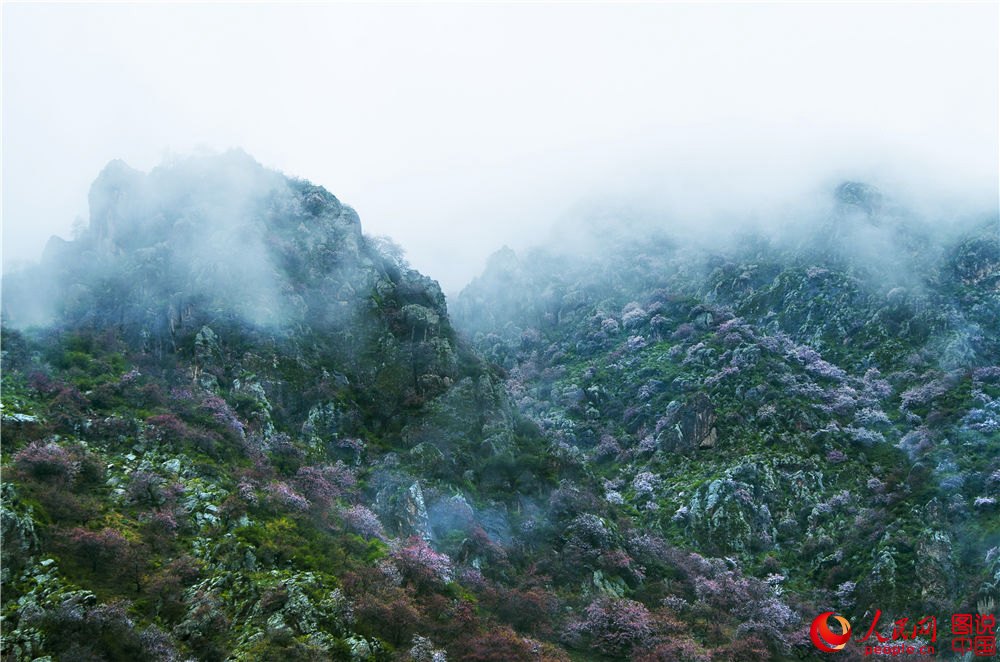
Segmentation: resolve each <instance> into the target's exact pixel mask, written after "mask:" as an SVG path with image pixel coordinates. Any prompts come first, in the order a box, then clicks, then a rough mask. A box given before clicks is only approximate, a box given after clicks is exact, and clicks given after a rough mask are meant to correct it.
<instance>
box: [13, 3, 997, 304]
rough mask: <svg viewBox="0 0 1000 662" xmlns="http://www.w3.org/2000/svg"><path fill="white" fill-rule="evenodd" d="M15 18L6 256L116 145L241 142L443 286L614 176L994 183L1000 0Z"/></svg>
mask: <svg viewBox="0 0 1000 662" xmlns="http://www.w3.org/2000/svg"><path fill="white" fill-rule="evenodd" d="M2 36H3V89H2V92H3V163H2V165H3V240H4V244H3V257H4V268H5V270H6V269H9V268H10V267H11V265H12V264H14V263H16V262H18V261H22V260H35V259H37V258H38V256H39V255H40V253H41V250H42V248H43V246H44V244H45V241H46V240H47V239H48V237H49V236H50V235H52V234H59V235H61V236H64V237H69V236H70V235H71V228H72V225H73V222H74V219H75V218H77V217H81V218H84V219H86V216H87V204H86V201H87V190H88V187H89V185H90V182H91V181H93V179H94V178H95V176H96V175H97V173H98V172H99V171H100V169H101V168H102V167H103V166H104V165H105V164H106V163H107V162H108V161H109V160H111V159H115V158H121V159H124V160H125V161H126V162H128V163H129V164H130V165H132V166H134V167H137V168H139V169H142V170H148V169H150V168H152V167H154V166H155V165H156V164H157V163H159V162H160V161H162V160H163V159H164V157H166V156H169V155H171V154H187V153H191V152H193V151H196V150H201V149H209V150H221V149H226V148H229V147H235V146H239V147H243V148H244V149H246V150H247V151H248V152H249V153H251V154H252V155H253V156H254V157H256V158H257V160H259V161H260V162H262V163H263V164H264V165H267V166H270V167H274V168H277V169H279V170H282V171H283V172H285V173H287V174H290V175H296V176H301V177H305V178H308V179H310V180H312V181H314V182H316V183H319V184H322V185H323V186H325V187H326V188H328V189H329V190H330V191H331V192H333V193H334V194H335V195H337V196H338V197H339V198H340V199H341V200H342V201H344V202H346V203H348V204H350V205H352V206H354V207H355V208H356V209H357V210H358V212H359V214H360V215H361V220H362V224H363V226H364V228H365V230H366V231H367V232H369V233H372V234H387V235H390V236H392V237H393V238H394V239H396V240H397V241H398V242H399V243H400V244H402V245H403V246H404V248H405V249H406V251H407V253H408V256H409V258H410V261H411V262H412V263H413V264H414V266H416V267H417V268H419V269H420V270H421V271H423V272H424V273H426V274H428V275H430V276H432V277H434V278H437V279H438V280H439V281H441V283H442V285H443V287H444V288H445V290H446V291H447V292H455V291H456V290H457V289H458V288H460V287H461V286H462V285H463V284H464V283H466V282H467V281H468V280H469V279H470V278H471V277H472V276H474V275H475V274H477V273H478V272H479V271H480V270H481V269H482V266H483V264H484V262H485V258H486V256H487V255H488V254H490V253H492V252H493V251H494V250H495V249H497V248H499V247H500V246H501V245H502V244H504V243H507V244H510V245H512V246H514V247H515V248H517V247H519V246H524V245H526V244H528V243H531V242H533V241H535V240H538V239H539V238H540V237H542V236H543V235H544V234H545V233H546V231H547V229H548V228H549V227H550V226H551V224H552V223H553V222H554V221H556V220H559V219H560V218H562V219H565V218H566V217H567V216H568V215H569V214H572V213H573V211H574V210H577V209H579V208H580V206H581V205H583V204H585V203H588V202H593V201H599V200H603V199H609V198H610V199H626V200H627V199H629V198H630V197H632V198H636V199H641V198H642V197H643V196H650V197H651V198H656V199H661V200H671V201H674V202H677V201H681V202H682V203H683V204H680V205H679V207H677V208H679V209H685V208H687V209H694V208H698V207H704V208H713V209H715V210H716V211H718V210H730V209H740V208H744V207H751V206H753V205H754V204H756V203H758V202H760V201H761V200H764V199H773V198H776V197H780V196H783V195H786V194H789V195H794V194H796V193H798V192H801V191H803V190H807V189H809V188H810V187H814V186H816V185H817V183H818V182H819V183H822V182H824V181H826V179H828V178H830V177H841V176H843V177H855V178H868V179H872V180H874V181H876V182H877V183H881V184H883V185H885V184H888V185H889V186H890V187H898V188H899V189H904V188H908V190H909V191H911V192H914V193H915V194H919V195H925V196H928V195H932V194H933V195H938V194H940V195H942V196H945V197H946V198H947V197H948V196H951V197H950V198H948V199H955V200H962V201H963V202H967V203H970V204H974V205H986V206H990V205H992V207H994V208H995V207H996V198H997V193H996V190H997V169H998V166H997V161H998V147H997V145H998V132H997V123H998V119H997V118H998V66H997V60H998V5H997V3H994V2H987V3H981V4H956V3H951V4H942V5H927V4H920V5H904V4H860V3H851V4H771V5H752V4H718V5H704V4H700V5H688V4H662V5H651V4H634V5H632V4H630V5H622V4H615V5H610V4H609V5H593V4H587V5H572V4H547V5H525V4H516V5H475V6H465V5H462V6H460V5H454V4H433V5H375V6H371V5H358V4H351V5H318V4H306V5H295V6H282V5H263V4H252V5H238V4H222V5H210V6H205V5H202V4H176V5H172V4H155V5H139V4H128V5H125V4H112V5H80V4H75V5H40V4H37V3H32V4H11V3H4V5H3V35H2ZM685 205H686V207H685ZM692 213H693V212H692Z"/></svg>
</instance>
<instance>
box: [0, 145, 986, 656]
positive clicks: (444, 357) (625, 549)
mask: <svg viewBox="0 0 1000 662" xmlns="http://www.w3.org/2000/svg"><path fill="white" fill-rule="evenodd" d="M835 200H836V201H835V203H834V206H833V207H832V209H831V212H830V217H829V221H830V224H829V225H828V226H827V227H826V228H825V229H824V232H823V233H820V234H819V235H817V233H814V232H809V233H800V234H798V235H794V236H791V237H790V238H789V239H788V241H784V242H780V243H775V242H771V243H768V242H766V241H763V240H755V241H750V240H749V239H748V240H746V241H743V242H742V243H740V244H739V246H738V247H736V248H730V249H726V250H720V249H715V248H712V249H709V248H705V247H702V248H695V247H693V246H691V245H688V244H686V243H685V242H684V241H682V240H680V239H677V238H669V237H649V236H647V235H645V234H644V233H636V234H633V235H631V238H630V236H629V235H625V236H622V237H620V238H619V239H616V240H614V241H608V233H606V232H604V233H602V234H600V235H599V237H600V243H601V244H602V247H603V248H605V249H611V250H610V253H609V254H608V255H607V256H605V257H593V256H591V257H586V256H579V255H569V254H563V255H558V254H549V253H546V252H544V251H540V252H538V253H535V254H532V255H531V256H529V257H528V258H526V259H522V258H519V257H518V256H517V255H515V254H513V253H512V252H510V251H504V252H502V253H501V254H500V255H499V256H498V257H497V259H496V260H495V261H494V262H493V264H492V265H491V267H490V270H489V271H488V272H487V273H486V274H485V275H484V276H483V277H482V278H481V279H480V280H478V281H477V282H476V283H475V284H473V285H472V286H470V287H469V288H468V289H467V290H466V292H464V293H463V294H462V296H461V297H460V298H459V300H458V301H457V302H456V304H455V309H456V311H457V319H458V323H457V326H458V327H459V328H463V329H468V330H469V337H470V338H471V337H473V336H474V337H475V343H474V345H475V348H473V347H472V343H470V342H469V341H467V340H463V339H462V338H463V336H462V335H461V334H460V333H456V331H455V329H454V328H453V322H452V317H451V316H450V315H449V311H448V309H447V307H446V306H445V301H444V297H443V296H442V294H441V292H440V289H439V288H438V286H437V284H436V283H435V282H434V281H432V280H430V279H429V278H427V277H425V276H423V275H421V274H419V273H417V272H415V271H414V270H412V269H410V268H409V267H408V266H407V265H406V263H405V261H404V260H403V259H402V257H401V252H400V250H399V249H398V248H397V247H395V246H394V245H393V244H392V243H391V242H389V241H387V240H382V239H376V238H371V237H368V236H366V235H364V234H363V233H362V230H361V226H360V222H359V220H358V216H357V215H356V214H355V213H354V211H353V210H351V209H350V208H349V207H347V206H346V205H343V204H342V203H341V202H340V201H339V200H337V199H336V198H335V197H334V196H333V195H331V194H330V193H329V192H327V191H326V190H324V189H322V188H320V187H318V186H315V185H312V184H310V183H308V182H303V181H299V180H294V179H289V178H287V177H284V176H283V175H281V174H279V173H275V172H272V171H269V170H267V169H265V168H263V167H261V166H260V165H259V164H257V163H256V162H254V161H253V160H252V159H251V158H250V157H248V156H247V155H246V154H243V153H241V152H233V153H229V154H225V155H222V156H214V157H199V158H193V159H185V160H181V161H178V162H175V163H170V164H165V165H164V166H161V167H159V168H157V169H155V170H153V171H151V172H149V173H148V174H144V173H140V172H137V171H134V170H132V169H130V168H128V167H127V166H125V165H124V164H122V163H118V162H116V163H112V164H109V166H108V167H107V168H106V169H105V171H104V172H103V173H101V175H100V176H99V177H98V179H97V181H96V182H95V183H94V186H93V188H92V191H91V196H90V203H91V213H90V224H89V226H88V227H87V228H86V229H85V230H84V231H83V232H82V233H81V235H80V236H79V237H78V238H77V239H75V240H74V241H71V242H64V241H61V240H55V239H54V240H53V241H52V242H51V243H50V245H49V247H48V249H47V251H46V254H45V257H44V259H43V261H42V263H41V264H40V265H38V266H37V267H35V268H32V269H30V270H28V271H25V272H22V273H20V274H15V275H12V276H9V277H6V278H5V279H4V283H3V287H4V292H3V294H4V296H3V315H4V324H5V328H4V330H3V353H2V363H3V365H2V367H3V373H2V379H3V388H2V401H3V426H2V441H3V445H2V453H3V465H2V470H3V487H2V518H0V526H2V538H3V559H2V560H3V563H2V581H3V605H2V619H3V621H2V626H3V627H2V631H3V633H2V634H3V640H2V655H3V658H4V659H5V660H6V659H11V660H29V659H35V658H38V657H44V656H48V657H50V658H51V659H54V660H74V661H76V660H105V659H107V660H119V659H121V660H132V659H151V660H174V659H199V660H222V659H239V660H270V659H291V660H297V659H301V660H327V659H333V660H415V661H419V662H425V661H432V660H433V661H435V662H439V661H441V660H444V659H461V660H505V661H506V660H526V661H527V660H566V659H581V660H589V659H594V660H597V659H625V658H628V659H635V660H698V661H702V660H719V661H722V660H734V661H735V660H765V659H808V658H810V657H814V656H817V655H818V653H817V652H816V651H815V649H814V648H813V647H812V645H811V644H810V643H809V639H808V624H809V621H810V620H811V619H812V618H813V616H815V614H817V613H819V611H820V610H821V609H827V608H829V609H838V610H840V611H841V612H842V613H848V614H851V615H852V616H861V615H863V614H864V613H865V612H866V611H867V610H868V609H869V608H871V607H874V606H877V607H879V608H881V609H883V610H885V611H887V612H892V613H894V614H895V613H903V611H904V610H909V609H916V608H917V607H918V606H919V607H920V608H924V607H926V608H927V609H928V610H933V609H939V608H940V609H945V608H947V609H951V608H953V607H956V608H957V607H963V608H965V609H964V610H965V611H970V610H972V608H967V607H969V605H971V604H972V603H973V602H975V601H976V600H980V599H983V600H985V599H988V598H989V597H990V596H992V595H994V594H995V591H996V585H997V583H998V581H997V575H996V573H997V572H998V567H997V559H996V557H997V555H996V554H995V553H994V554H992V555H988V554H986V550H987V549H988V548H990V547H993V546H996V545H997V544H998V542H997V540H996V538H997V535H996V531H997V511H996V509H995V497H996V493H997V491H998V489H1000V485H998V484H1000V480H996V479H995V477H994V474H995V473H997V470H998V469H1000V466H997V464H996V463H997V460H996V455H997V453H996V451H997V443H998V442H997V431H998V428H1000V425H998V423H997V419H998V417H1000V413H998V410H997V404H996V403H997V401H998V397H1000V392H998V389H1000V369H997V368H995V367H991V366H996V365H997V363H998V360H997V338H996V330H995V324H993V323H992V322H993V321H995V319H996V315H997V312H998V309H997V289H996V288H997V283H998V279H997V266H998V263H1000V257H998V251H997V244H996V240H995V239H996V238H995V236H994V235H991V234H990V232H989V230H988V229H987V230H985V231H983V232H981V233H979V234H969V235H968V236H967V237H966V238H964V239H962V240H960V241H953V242H951V243H949V244H947V245H945V244H944V243H942V242H941V241H939V238H938V237H936V235H935V230H934V227H933V226H927V225H926V224H925V225H921V224H919V223H913V222H911V221H912V219H910V218H909V217H908V216H907V214H906V213H905V211H902V210H898V209H895V208H893V207H892V206H891V204H890V203H889V202H887V201H886V200H885V199H883V198H881V197H879V196H878V195H876V192H873V191H872V190H870V189H868V188H866V187H864V186H861V185H849V186H847V187H842V189H841V190H839V191H838V193H837V197H836V199H835ZM859 233H860V234H859ZM897 237H905V241H903V240H901V241H897V240H896V238H897ZM860 238H863V241H861V240H860ZM880 242H881V243H880ZM584 243H586V242H584ZM859 243H863V244H864V245H866V246H870V247H873V249H876V250H880V251H881V252H882V253H884V257H885V258H886V260H887V261H886V262H884V263H883V266H878V267H873V266H872V262H871V261H867V260H864V259H862V257H863V256H861V255H859V254H858V251H854V250H849V249H850V248H851V247H852V246H856V245H857V244H859ZM885 245H891V246H896V245H898V246H902V247H903V252H899V253H890V252H888V251H886V250H883V248H884V246H885ZM911 263H918V264H920V265H925V264H926V265H933V266H934V270H933V271H932V272H927V274H926V277H924V274H923V272H922V271H921V270H920V269H909V268H907V265H909V264H911ZM921 268H923V267H922V266H921ZM914 273H916V274H918V275H919V277H916V276H914V275H913V274H914ZM901 287H905V288H906V289H905V290H900V289H899V288H901ZM844 338H848V341H847V342H844ZM483 356H485V358H483ZM896 446H900V448H897V447H896ZM716 555H717V556H716ZM907 613H909V612H907ZM921 615H923V614H921ZM911 616H913V617H916V616H917V615H916V614H911ZM852 646H853V645H852ZM856 653H857V651H856V650H849V651H847V652H846V653H845V654H844V655H843V656H842V657H844V658H845V659H851V656H854V655H856Z"/></svg>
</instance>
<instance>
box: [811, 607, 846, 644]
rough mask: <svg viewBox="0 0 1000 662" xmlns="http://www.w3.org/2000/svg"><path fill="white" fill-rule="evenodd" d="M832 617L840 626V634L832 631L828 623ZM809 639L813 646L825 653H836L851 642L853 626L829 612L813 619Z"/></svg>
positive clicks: (841, 617)
mask: <svg viewBox="0 0 1000 662" xmlns="http://www.w3.org/2000/svg"><path fill="white" fill-rule="evenodd" d="M831 616H833V618H834V619H835V620H836V621H837V622H838V623H839V624H840V629H841V632H840V634H836V633H835V632H833V631H832V630H831V629H830V624H829V622H828V621H829V619H830V617H831ZM809 637H810V638H811V639H812V642H813V645H815V646H816V648H818V649H820V650H821V651H823V652H824V653H836V652H837V651H839V650H840V649H842V648H843V647H844V646H846V645H847V642H848V641H849V640H850V638H851V624H850V623H848V622H847V619H846V618H844V617H843V616H837V615H836V614H834V613H833V612H832V611H827V612H824V613H822V614H820V615H819V616H817V617H816V618H814V619H813V622H812V626H810V628H809Z"/></svg>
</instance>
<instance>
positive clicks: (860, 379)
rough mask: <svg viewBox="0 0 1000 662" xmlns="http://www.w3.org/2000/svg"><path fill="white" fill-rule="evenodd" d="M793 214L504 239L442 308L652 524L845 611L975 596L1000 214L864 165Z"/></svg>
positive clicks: (993, 416)
mask: <svg viewBox="0 0 1000 662" xmlns="http://www.w3.org/2000/svg"><path fill="white" fill-rule="evenodd" d="M809 221H810V222H809V223H806V224H804V225H805V227H802V226H799V227H795V226H793V227H788V228H785V229H784V232H783V233H782V234H773V233H772V234H767V233H762V232H749V231H748V232H747V233H746V234H744V235H741V236H739V237H736V238H734V240H732V241H723V240H712V239H709V240H702V241H696V242H691V241H686V240H685V239H683V238H678V237H677V236H676V235H670V234H668V233H666V232H663V231H655V230H649V231H648V232H646V231H636V232H634V233H631V236H625V237H621V236H619V237H617V238H615V236H614V232H613V231H612V230H610V229H608V228H602V227H601V225H600V224H599V223H598V224H597V227H596V228H595V230H596V232H595V233H594V235H593V237H592V238H590V239H588V237H587V235H588V233H589V232H590V230H589V229H588V226H587V224H586V223H580V224H578V225H577V226H576V227H575V228H573V229H572V232H574V233H575V234H576V236H573V237H572V241H573V243H575V244H576V245H579V246H587V245H588V244H590V245H592V246H596V247H597V248H595V249H594V250H592V251H589V252H588V251H584V252H582V253H579V252H578V253H576V254H573V253H570V252H568V251H560V250H557V249H544V248H540V249H536V250H533V251H530V252H528V253H526V254H525V255H524V256H523V257H520V256H518V255H516V254H515V253H514V252H513V251H510V250H509V249H504V250H503V251H500V252H499V253H497V254H496V255H495V256H494V257H493V258H492V259H491V261H490V263H489V265H488V267H487V270H486V272H485V273H484V274H483V275H482V276H481V277H480V278H478V279H477V280H476V281H474V282H473V283H472V284H470V285H469V286H468V287H467V288H466V289H465V290H464V291H463V292H462V293H461V295H460V296H459V297H458V299H457V301H456V302H455V303H454V305H453V314H454V317H455V320H456V325H457V326H458V328H460V329H465V330H467V331H468V332H469V333H470V335H473V334H474V336H475V344H476V345H477V346H478V347H479V348H480V350H481V351H482V352H483V353H484V355H485V356H487V357H488V358H489V359H490V360H492V361H493V362H495V363H497V364H498V365H501V366H503V367H504V368H505V370H506V371H507V372H508V375H509V377H508V390H509V391H510V392H511V395H512V397H513V398H514V399H515V401H517V403H518V405H519V407H520V409H521V411H522V412H524V413H525V414H526V415H528V416H529V417H530V418H531V419H532V420H534V421H535V422H536V423H537V424H538V425H539V427H540V428H541V429H542V430H543V431H544V432H545V434H546V436H547V437H549V438H551V439H553V440H554V442H555V443H556V444H557V445H558V446H559V447H561V448H562V449H563V452H564V453H565V455H566V456H567V457H571V458H573V460H572V461H574V462H576V463H578V465H579V466H580V467H581V471H587V472H592V473H593V474H594V475H595V477H597V478H598V479H599V480H600V481H602V483H603V495H602V496H603V498H604V499H605V500H606V501H607V502H609V503H611V504H616V505H618V506H619V507H620V508H622V509H623V510H624V512H628V513H629V514H630V516H631V517H632V519H633V521H634V522H635V523H636V525H637V526H639V527H641V528H643V529H644V530H647V531H650V532H655V533H657V534H659V535H661V536H663V537H664V538H666V539H667V540H669V541H670V542H671V543H673V544H676V545H680V546H684V547H689V548H694V549H696V550H698V551H700V552H702V553H706V554H719V555H727V558H730V557H731V559H732V562H733V563H738V564H739V566H740V567H741V568H743V569H744V570H745V571H746V572H748V573H750V574H752V575H755V576H758V577H771V578H774V581H776V582H780V584H781V586H782V587H783V589H784V590H785V591H786V595H789V594H794V595H796V596H797V599H805V600H808V601H810V602H812V603H813V604H815V605H817V606H822V607H823V609H831V610H836V611H837V612H838V613H842V614H846V615H848V616H849V618H850V620H851V622H852V623H860V622H865V623H870V622H871V620H872V617H873V615H874V613H875V611H876V610H877V609H881V610H882V611H883V619H885V618H887V617H889V618H888V620H885V621H883V623H891V622H892V620H894V619H895V618H897V617H907V616H908V617H910V618H911V619H914V618H919V617H922V616H924V615H927V614H938V615H939V616H938V617H939V619H940V618H946V617H947V615H948V614H951V613H954V612H963V611H964V612H970V611H972V612H974V611H977V608H978V609H979V610H980V611H982V610H987V611H988V610H989V609H991V607H990V605H995V603H996V601H997V600H998V599H1000V595H998V590H1000V574H998V573H1000V565H998V556H1000V555H998V552H997V546H998V544H1000V513H998V509H997V498H998V497H1000V471H998V470H1000V459H998V458H1000V367H998V364H1000V332H998V328H1000V327H998V324H997V320H1000V280H998V276H1000V241H998V235H997V221H996V219H995V218H984V219H979V220H976V219H972V220H970V221H963V222H957V223H955V224H949V225H947V226H944V225H942V224H941V223H934V222H931V221H930V220H927V219H922V218H920V217H919V216H918V215H916V214H914V213H912V212H910V211H908V210H906V209H905V208H902V207H899V206H893V205H892V204H891V203H890V202H889V201H887V200H886V199H885V198H884V197H883V196H882V195H881V194H880V193H878V191H877V190H875V189H873V188H872V187H869V186H866V185H862V184H857V183H846V184H844V185H842V186H841V187H839V188H838V189H837V190H836V191H835V195H834V196H833V197H832V200H831V204H830V205H829V207H827V208H826V209H823V210H822V211H820V212H817V214H816V217H815V218H814V219H809ZM581 235H582V236H581ZM817 613H818V612H817Z"/></svg>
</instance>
